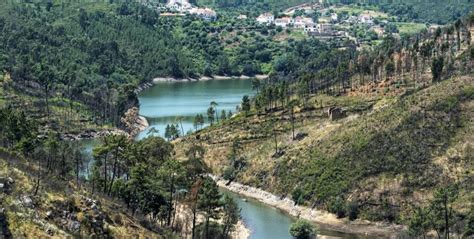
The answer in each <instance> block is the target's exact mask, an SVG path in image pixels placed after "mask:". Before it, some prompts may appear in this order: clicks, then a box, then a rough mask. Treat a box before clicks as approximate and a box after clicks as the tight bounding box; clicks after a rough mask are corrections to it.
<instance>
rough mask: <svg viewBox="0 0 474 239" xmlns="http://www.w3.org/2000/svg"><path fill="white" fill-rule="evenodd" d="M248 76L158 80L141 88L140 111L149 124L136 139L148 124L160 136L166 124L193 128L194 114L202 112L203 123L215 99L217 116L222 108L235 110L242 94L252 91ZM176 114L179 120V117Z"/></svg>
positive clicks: (146, 133)
mask: <svg viewBox="0 0 474 239" xmlns="http://www.w3.org/2000/svg"><path fill="white" fill-rule="evenodd" d="M253 94H254V92H253V90H252V80H251V79H226V80H207V81H193V82H188V81H185V82H161V83H158V84H155V85H153V87H151V88H148V89H146V90H144V91H142V92H141V93H140V94H139V96H138V99H139V101H140V115H142V116H145V117H146V118H147V120H148V123H149V124H150V127H149V128H148V129H147V130H145V131H143V132H141V133H140V135H139V136H138V139H141V138H143V137H146V136H147V135H149V134H148V132H149V129H150V128H152V127H153V128H155V129H156V130H158V135H159V136H162V137H163V136H164V134H165V128H166V125H168V124H175V125H178V126H179V129H180V131H182V130H181V125H182V127H183V130H184V132H185V133H187V132H190V131H193V130H195V128H194V126H193V122H194V118H195V116H196V115H197V114H202V115H203V116H204V122H205V123H204V126H207V125H208V124H209V122H208V120H207V113H206V112H207V109H208V108H209V107H210V103H211V102H213V101H214V102H216V103H217V106H216V107H215V108H216V111H217V114H218V118H221V112H222V110H225V111H226V113H228V112H229V111H231V112H232V113H235V112H236V107H238V106H239V105H240V103H241V101H242V97H243V96H244V95H249V96H251V95H253ZM178 117H181V118H182V120H181V121H179V120H178Z"/></svg>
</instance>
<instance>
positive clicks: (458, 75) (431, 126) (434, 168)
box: [178, 21, 474, 234]
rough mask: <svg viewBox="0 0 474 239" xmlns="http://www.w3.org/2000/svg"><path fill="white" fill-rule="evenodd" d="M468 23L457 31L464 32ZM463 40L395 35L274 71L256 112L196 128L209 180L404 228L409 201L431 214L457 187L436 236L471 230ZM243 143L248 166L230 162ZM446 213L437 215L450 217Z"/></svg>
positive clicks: (468, 90)
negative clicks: (212, 176) (441, 196)
mask: <svg viewBox="0 0 474 239" xmlns="http://www.w3.org/2000/svg"><path fill="white" fill-rule="evenodd" d="M462 22H463V23H462V24H461V25H462V27H458V29H464V30H463V31H464V32H466V30H468V29H470V27H469V25H467V22H466V21H462ZM458 31H461V30H458ZM464 36H465V37H464V40H463V39H461V40H460V41H458V40H457V39H456V38H457V34H456V32H455V31H454V30H453V28H451V27H450V26H447V27H445V28H442V29H441V30H440V33H439V34H426V33H422V34H419V35H415V36H412V37H410V38H402V39H400V40H397V39H395V38H391V37H388V38H385V39H384V40H383V41H382V42H381V43H380V44H379V45H378V46H377V47H374V48H373V49H371V50H366V51H359V52H355V54H354V55H352V53H353V52H351V51H350V50H338V53H335V52H334V55H331V53H332V52H328V53H326V54H325V53H322V54H318V55H317V57H315V58H313V57H310V58H309V59H310V60H309V61H306V62H305V63H304V64H299V65H298V64H294V65H292V63H293V59H292V57H289V56H288V57H287V59H288V61H287V64H282V66H281V68H278V67H279V65H278V64H277V65H276V69H280V71H279V73H278V74H272V75H270V78H269V79H268V80H266V81H265V83H264V84H261V85H255V88H256V89H258V92H259V93H258V94H257V95H256V96H255V97H254V98H253V99H252V100H251V108H250V110H248V111H245V112H243V113H241V114H238V115H237V116H236V117H233V118H232V119H230V120H227V121H225V122H222V123H221V124H219V125H215V126H213V127H210V128H206V129H203V130H202V131H200V132H199V135H200V136H201V138H202V140H199V141H200V143H202V145H203V147H205V148H206V152H207V154H208V155H209V156H208V157H209V159H208V161H209V162H210V165H213V170H214V173H216V174H222V175H223V176H224V177H225V178H226V179H229V180H236V181H239V182H241V183H244V184H248V185H252V186H255V187H259V188H262V189H265V190H268V191H271V192H273V193H276V194H278V195H281V196H286V197H291V198H292V199H293V201H294V202H295V203H296V204H298V205H305V206H308V207H318V208H323V209H326V210H329V211H331V212H333V213H335V214H337V216H338V217H348V219H349V220H357V219H359V218H363V219H369V220H373V221H387V222H392V223H401V224H409V220H410V219H409V218H411V216H412V215H413V214H412V211H413V210H412V209H413V208H412V207H411V206H410V205H422V206H423V207H425V206H427V205H429V204H430V203H431V199H433V200H435V201H436V199H435V198H436V197H437V196H436V193H435V192H437V191H438V190H441V189H442V188H444V187H446V188H448V187H454V186H456V187H458V188H460V190H459V191H457V192H458V193H457V194H456V197H454V198H453V200H452V201H450V204H449V206H448V207H450V208H452V210H453V211H452V217H451V216H449V218H448V221H449V222H448V224H449V225H448V226H446V224H445V225H444V226H442V225H435V226H430V229H436V230H438V231H440V233H446V231H448V230H450V231H452V230H454V229H455V228H460V227H462V228H464V224H463V223H467V222H466V220H465V219H462V218H466V217H467V215H468V213H467V212H468V210H469V204H468V203H466V202H467V201H469V200H470V198H471V197H472V196H473V195H472V192H473V188H472V186H470V179H469V178H471V177H472V173H473V172H474V171H473V165H472V162H471V160H470V156H469V155H470V154H471V153H472V152H471V151H472V150H471V148H472V144H470V143H468V142H470V141H472V139H471V138H472V137H471V136H470V135H472V132H471V131H472V122H471V121H470V120H469V119H470V118H471V117H472V113H471V112H473V111H472V109H471V108H472V101H473V95H472V91H473V90H474V88H473V87H474V86H473V85H472V77H471V76H470V75H472V61H471V60H470V56H469V52H470V49H471V46H470V45H469V44H468V42H469V41H470V40H468V38H467V35H466V34H464ZM459 42H464V43H460V44H459ZM446 43H452V44H451V46H449V45H448V44H446ZM446 47H447V48H446ZM300 49H304V46H302V48H300ZM459 49H461V50H459ZM315 56H316V55H315ZM336 56H337V57H339V59H337V60H334V62H331V60H332V59H333V58H334V57H336ZM295 57H296V56H295ZM326 57H327V58H326ZM344 57H346V58H344ZM440 59H441V60H440ZM294 62H298V60H295V61H294ZM344 62H350V64H351V65H350V67H348V68H345V67H344V65H345V64H344ZM288 65H290V66H289V67H288V68H285V67H286V66H288ZM295 68H296V69H298V70H296V71H295V70H294V69H295ZM286 69H293V70H292V71H288V72H286V71H285V70H286ZM328 69H331V71H329V70H328ZM338 108H339V109H340V111H339V110H338ZM341 111H343V113H337V112H341ZM328 112H336V113H329V115H328ZM328 118H329V119H328ZM341 118H342V119H341ZM448 122H449V123H448ZM188 140H189V139H184V140H181V141H180V142H179V143H178V145H179V147H185V146H186V145H188V142H187V141H188ZM236 140H238V141H239V142H240V147H241V148H242V150H241V152H242V153H241V154H240V155H241V157H243V158H245V167H241V168H239V170H235V169H236V168H235V167H232V161H229V157H226V156H225V155H229V154H230V152H232V151H234V149H233V148H234V147H230V144H229V143H230V142H235V141H236ZM465 144H469V146H466V145H465ZM226 152H229V154H226ZM178 155H181V153H178ZM229 166H230V167H229ZM288 189H291V190H288ZM420 193H421V194H424V195H427V196H426V197H424V198H422V199H420V198H419V197H417V195H420ZM443 208H446V206H444V207H442V206H439V207H437V209H436V211H437V213H440V214H436V215H434V216H432V218H435V220H443V221H446V220H445V218H444V217H443V218H441V213H442V212H443V210H444V209H443ZM415 221H416V220H415ZM454 221H456V222H459V224H457V223H452V222H454ZM456 230H457V229H456ZM448 233H450V232H448ZM456 233H457V234H461V233H465V230H464V229H462V230H458V231H457V232H456Z"/></svg>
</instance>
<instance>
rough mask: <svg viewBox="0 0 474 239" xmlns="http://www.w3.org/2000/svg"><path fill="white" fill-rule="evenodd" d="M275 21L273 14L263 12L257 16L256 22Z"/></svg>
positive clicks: (268, 22)
mask: <svg viewBox="0 0 474 239" xmlns="http://www.w3.org/2000/svg"><path fill="white" fill-rule="evenodd" d="M274 21H275V16H273V14H271V13H264V14H262V15H260V16H258V17H257V22H258V23H260V24H267V25H268V24H272V23H273V22H274Z"/></svg>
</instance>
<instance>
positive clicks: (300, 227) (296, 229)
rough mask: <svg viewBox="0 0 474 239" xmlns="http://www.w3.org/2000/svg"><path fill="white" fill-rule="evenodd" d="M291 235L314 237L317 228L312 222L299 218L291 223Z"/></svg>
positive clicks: (302, 237)
mask: <svg viewBox="0 0 474 239" xmlns="http://www.w3.org/2000/svg"><path fill="white" fill-rule="evenodd" d="M290 235H291V236H292V237H293V238H295V239H312V238H315V237H316V230H315V229H314V226H313V224H311V222H309V221H306V220H303V219H298V220H297V221H296V222H295V223H293V224H291V226H290Z"/></svg>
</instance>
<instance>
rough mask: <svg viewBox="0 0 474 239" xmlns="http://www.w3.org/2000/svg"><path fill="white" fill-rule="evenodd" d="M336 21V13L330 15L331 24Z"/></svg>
mask: <svg viewBox="0 0 474 239" xmlns="http://www.w3.org/2000/svg"><path fill="white" fill-rule="evenodd" d="M338 19H339V18H338V15H337V13H331V22H338Z"/></svg>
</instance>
